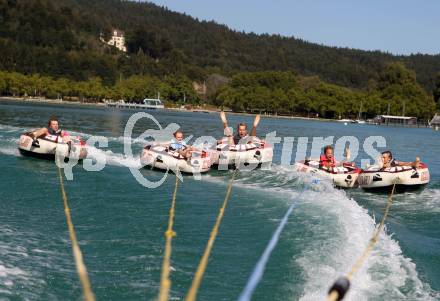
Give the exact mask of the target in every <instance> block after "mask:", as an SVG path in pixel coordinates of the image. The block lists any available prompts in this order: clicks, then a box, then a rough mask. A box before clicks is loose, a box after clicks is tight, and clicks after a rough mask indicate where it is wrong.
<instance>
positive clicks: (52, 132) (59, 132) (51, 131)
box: [47, 128, 63, 136]
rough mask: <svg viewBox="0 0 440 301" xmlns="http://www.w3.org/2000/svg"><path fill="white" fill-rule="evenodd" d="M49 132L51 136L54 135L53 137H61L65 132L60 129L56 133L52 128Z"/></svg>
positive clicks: (48, 129)
mask: <svg viewBox="0 0 440 301" xmlns="http://www.w3.org/2000/svg"><path fill="white" fill-rule="evenodd" d="M47 131H48V132H49V134H50V135H53V136H61V134H62V132H63V131H62V130H61V129H59V130H58V131H55V130H54V129H52V128H47Z"/></svg>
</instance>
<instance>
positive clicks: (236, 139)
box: [234, 134, 249, 144]
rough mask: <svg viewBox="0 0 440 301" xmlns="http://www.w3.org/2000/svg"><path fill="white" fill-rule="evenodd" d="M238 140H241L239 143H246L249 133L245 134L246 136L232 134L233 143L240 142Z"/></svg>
mask: <svg viewBox="0 0 440 301" xmlns="http://www.w3.org/2000/svg"><path fill="white" fill-rule="evenodd" d="M240 141H241V144H246V143H248V141H249V135H246V136H244V137H243V138H241V137H240V136H238V134H237V135H235V136H234V144H240Z"/></svg>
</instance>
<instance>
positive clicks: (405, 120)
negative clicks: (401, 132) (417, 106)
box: [374, 115, 417, 125]
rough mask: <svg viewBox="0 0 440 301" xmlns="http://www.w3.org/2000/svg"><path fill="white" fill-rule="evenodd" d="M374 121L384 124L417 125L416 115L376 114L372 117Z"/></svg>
mask: <svg viewBox="0 0 440 301" xmlns="http://www.w3.org/2000/svg"><path fill="white" fill-rule="evenodd" d="M374 122H375V123H377V124H386V125H388V124H389V125H417V117H409V116H393V115H378V116H376V118H374Z"/></svg>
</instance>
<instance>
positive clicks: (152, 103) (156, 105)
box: [142, 98, 165, 109]
mask: <svg viewBox="0 0 440 301" xmlns="http://www.w3.org/2000/svg"><path fill="white" fill-rule="evenodd" d="M142 103H143V104H144V105H145V108H147V109H164V108H165V106H164V104H163V102H162V101H161V100H160V99H159V98H145V99H144V100H143V101H142Z"/></svg>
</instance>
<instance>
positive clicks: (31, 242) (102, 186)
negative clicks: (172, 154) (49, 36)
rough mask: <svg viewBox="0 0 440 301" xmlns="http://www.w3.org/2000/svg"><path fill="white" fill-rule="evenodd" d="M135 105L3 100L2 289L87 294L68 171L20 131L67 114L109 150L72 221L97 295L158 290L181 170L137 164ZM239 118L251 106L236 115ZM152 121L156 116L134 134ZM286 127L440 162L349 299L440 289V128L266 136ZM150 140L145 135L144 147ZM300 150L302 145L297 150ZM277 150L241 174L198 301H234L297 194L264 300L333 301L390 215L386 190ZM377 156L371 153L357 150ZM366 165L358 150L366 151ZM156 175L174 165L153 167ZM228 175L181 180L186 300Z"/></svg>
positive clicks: (395, 211) (176, 292)
mask: <svg viewBox="0 0 440 301" xmlns="http://www.w3.org/2000/svg"><path fill="white" fill-rule="evenodd" d="M134 112H135V111H131V110H121V111H118V110H112V109H107V108H95V107H78V106H68V105H47V104H23V103H17V102H4V101H2V102H1V103H0V167H1V168H2V170H3V172H2V173H1V174H0V300H79V299H81V287H80V284H79V281H78V277H77V274H76V270H75V266H74V262H73V256H72V252H71V246H70V240H69V236H68V232H67V226H66V221H65V215H64V211H63V204H62V200H61V197H60V188H59V181H58V177H57V169H56V166H55V164H54V163H53V162H48V161H41V160H37V159H32V158H25V157H22V156H21V155H20V154H19V153H18V151H17V141H18V138H19V135H20V133H21V132H23V131H25V130H27V129H29V128H35V127H39V126H44V124H45V123H46V120H47V119H48V117H49V116H51V115H53V114H55V115H57V116H58V117H59V118H60V120H61V122H62V125H63V127H64V128H66V129H69V130H71V131H73V132H74V133H79V134H81V135H82V136H84V137H86V138H87V137H89V136H91V135H100V136H105V137H107V138H108V139H109V146H108V147H106V148H100V150H95V152H94V153H95V154H96V155H98V156H102V157H103V158H105V159H106V160H107V163H108V164H107V165H106V167H105V168H104V169H103V170H102V171H99V172H88V171H85V170H84V169H83V168H82V166H81V165H79V166H76V167H75V168H74V180H73V181H66V182H65V184H66V190H67V194H68V197H69V202H70V207H71V210H72V218H73V222H74V224H75V228H76V232H77V236H78V239H79V242H80V246H81V249H82V251H83V255H84V259H85V263H86V265H87V268H88V271H89V276H90V280H91V283H92V287H93V291H94V293H95V294H96V297H97V299H98V300H152V299H154V298H155V296H156V295H157V293H158V288H159V280H160V269H161V264H162V258H163V257H162V255H163V250H164V236H163V233H164V231H165V230H166V227H167V222H168V212H169V207H170V200H171V196H172V191H173V187H174V177H173V176H169V177H168V178H167V181H166V182H165V183H164V185H162V186H161V187H159V188H156V189H147V188H144V187H143V186H141V185H140V184H139V183H138V182H136V180H135V179H134V178H133V176H132V175H131V173H130V171H129V169H128V168H127V166H136V164H137V163H136V162H135V160H129V159H126V158H125V157H124V155H123V139H122V136H123V131H124V126H125V123H126V121H127V120H128V118H129V117H130V116H131V115H132V114H133V113H134ZM151 113H152V114H153V115H154V117H156V118H157V119H158V120H159V122H160V123H161V124H162V125H163V126H165V125H167V124H169V123H170V122H176V123H178V124H180V125H181V126H182V127H183V129H184V130H185V132H186V133H187V135H189V134H192V135H194V136H195V137H199V136H201V135H212V136H215V137H220V136H221V134H222V129H221V125H220V122H219V117H218V115H217V114H205V113H188V112H172V111H151ZM229 119H230V122H231V124H235V123H236V122H238V121H239V120H240V121H241V120H244V121H245V122H248V123H250V122H251V117H247V116H229ZM147 128H153V124H152V123H151V122H150V123H148V122H146V121H145V120H143V121H141V122H139V123H138V125H137V126H136V128H135V132H136V134H137V135H139V134H140V133H142V132H143V130H145V129H147ZM274 130H276V131H277V135H278V136H279V137H285V136H292V137H295V138H297V137H299V136H304V137H313V136H323V137H326V136H335V137H340V136H344V135H351V136H356V137H358V138H359V139H360V141H363V140H364V139H365V137H367V136H371V135H375V136H377V135H380V136H384V137H385V138H386V140H387V145H388V148H390V149H392V150H393V151H394V154H395V156H396V157H398V158H400V159H402V160H413V159H414V157H415V156H416V155H419V156H420V157H421V158H422V160H423V161H424V162H426V163H427V164H428V165H429V167H430V171H431V183H430V184H429V186H428V187H426V188H425V189H424V190H422V191H419V192H412V193H406V194H399V195H396V197H395V201H394V203H393V206H392V208H391V212H390V216H389V218H388V220H387V223H386V234H384V235H381V239H380V241H379V242H378V244H377V247H376V248H375V249H374V251H373V253H372V254H371V256H370V257H369V259H368V261H367V263H366V265H365V266H364V267H363V268H362V269H361V270H360V271H359V272H358V273H357V274H356V275H355V278H354V280H353V283H352V288H351V290H350V292H349V293H348V295H347V297H346V300H440V228H439V227H438V221H439V218H440V169H439V164H440V163H439V162H438V161H436V156H437V152H438V150H439V149H440V136H439V135H440V133H439V132H434V131H432V130H430V129H417V128H414V129H412V128H411V129H403V128H393V127H377V126H371V125H348V126H344V125H343V124H340V123H331V122H318V121H304V120H287V119H269V118H263V119H262V121H261V124H260V126H259V133H260V134H261V135H262V136H264V134H265V133H268V132H271V131H274ZM141 148H142V144H141V143H135V145H134V149H135V151H137V152H139V151H140V149H141ZM295 153H296V143H294V150H293V155H292V161H293V159H294V156H295ZM280 157H281V146H280V145H276V148H275V164H274V166H273V167H272V169H271V170H270V171H262V170H257V171H253V172H248V173H245V172H241V173H239V174H238V177H237V180H236V181H235V183H234V187H233V190H232V195H231V200H230V203H229V205H228V207H227V209H226V212H225V217H224V220H223V222H222V224H221V226H220V233H219V236H218V238H217V240H216V242H215V245H214V248H213V252H212V255H211V258H210V261H209V265H208V268H207V270H206V274H205V277H204V279H203V282H202V286H201V288H200V291H199V298H198V299H199V300H236V299H237V298H238V296H239V295H240V293H241V291H242V290H243V288H244V286H245V285H246V282H247V280H248V278H249V276H250V274H251V273H252V270H253V268H254V265H255V264H256V262H257V261H258V259H259V258H260V256H261V254H262V253H263V251H264V249H265V247H266V244H267V243H268V241H269V240H270V238H271V236H272V234H273V232H274V231H275V229H276V227H277V226H278V223H279V222H280V220H281V219H282V217H283V215H284V214H285V212H286V210H287V208H288V207H289V206H290V205H291V204H292V203H296V207H295V209H294V211H293V213H292V215H291V216H290V218H289V220H288V223H287V225H286V228H285V229H284V231H283V232H282V234H281V237H280V241H279V244H278V245H277V247H276V248H275V250H274V252H273V254H272V256H271V258H270V260H269V262H268V265H267V268H266V271H265V273H264V276H263V278H262V281H261V283H260V284H259V286H258V287H257V290H256V291H255V294H254V296H253V300H324V297H325V295H326V292H327V290H328V288H329V286H330V285H331V283H332V282H333V281H334V280H335V279H336V278H337V277H338V276H340V275H342V274H344V273H346V272H348V271H349V269H350V268H351V265H352V264H353V263H354V261H355V259H356V258H357V257H358V256H359V255H360V254H361V253H362V252H363V250H364V248H365V246H366V245H367V243H368V239H369V238H370V237H371V235H372V233H373V230H374V227H375V225H376V224H375V220H376V221H379V219H380V218H381V217H382V211H383V209H384V207H385V203H386V196H385V195H380V194H372V193H365V192H363V191H361V190H359V189H355V190H351V191H344V190H337V189H334V188H333V187H332V186H331V184H330V183H328V182H326V181H319V182H318V183H316V180H315V179H313V178H311V177H309V176H307V175H299V174H297V173H295V172H294V171H293V168H292V167H288V166H280ZM361 158H366V156H365V154H364V153H363V152H362V151H361V152H360V156H359V159H361ZM359 162H360V161H359ZM142 173H143V175H144V176H146V177H148V178H149V179H153V178H160V177H161V176H162V175H163V174H162V173H158V172H155V171H150V170H143V171H142ZM230 176H231V174H230V172H211V173H210V174H208V175H204V176H202V179H201V180H200V181H197V180H195V179H193V178H192V177H184V181H183V183H181V185H180V187H179V190H178V195H177V205H176V217H175V230H176V232H177V236H176V237H175V239H174V240H173V253H172V263H171V265H172V267H173V270H172V272H171V280H172V289H171V299H172V300H181V299H183V298H184V296H185V294H186V292H187V289H188V288H189V286H190V284H191V280H192V276H193V274H194V271H195V270H196V267H197V265H198V261H199V259H200V256H201V254H202V252H203V250H204V247H205V244H206V241H207V239H208V236H209V233H210V231H211V227H212V225H213V224H214V222H215V218H216V216H217V213H218V209H219V207H220V206H221V203H222V201H223V198H224V195H225V191H226V187H227V184H228V180H229V178H230Z"/></svg>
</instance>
